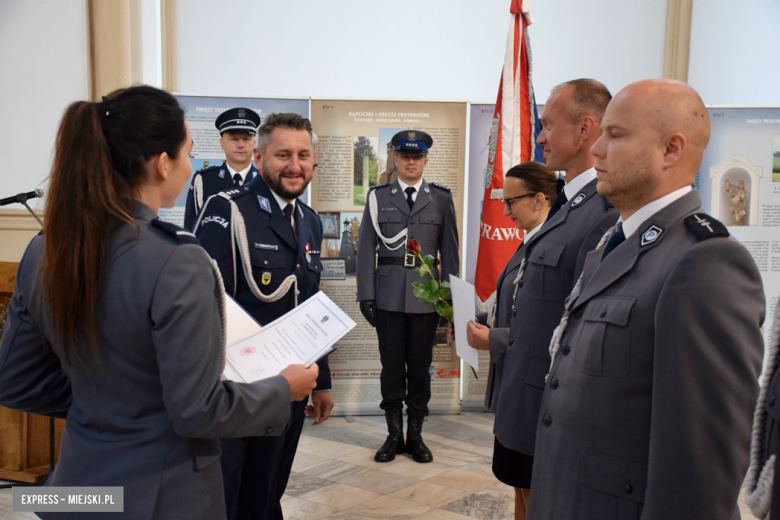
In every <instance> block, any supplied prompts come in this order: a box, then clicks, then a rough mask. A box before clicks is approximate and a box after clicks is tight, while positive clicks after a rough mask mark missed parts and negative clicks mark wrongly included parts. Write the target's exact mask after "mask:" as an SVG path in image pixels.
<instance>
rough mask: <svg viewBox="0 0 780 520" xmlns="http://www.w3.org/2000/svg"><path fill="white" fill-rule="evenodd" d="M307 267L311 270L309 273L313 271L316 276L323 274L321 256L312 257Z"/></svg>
mask: <svg viewBox="0 0 780 520" xmlns="http://www.w3.org/2000/svg"><path fill="white" fill-rule="evenodd" d="M306 267H308V268H309V271H313V272H314V274H320V273H321V272H322V262H321V261H320V255H311V262H306Z"/></svg>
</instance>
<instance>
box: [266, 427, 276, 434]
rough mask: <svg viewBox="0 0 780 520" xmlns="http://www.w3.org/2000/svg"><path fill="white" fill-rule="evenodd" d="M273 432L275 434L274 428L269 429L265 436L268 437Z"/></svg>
mask: <svg viewBox="0 0 780 520" xmlns="http://www.w3.org/2000/svg"><path fill="white" fill-rule="evenodd" d="M273 432H274V429H273V428H268V429H267V430H266V431H265V434H266V435H271V434H272V433H273Z"/></svg>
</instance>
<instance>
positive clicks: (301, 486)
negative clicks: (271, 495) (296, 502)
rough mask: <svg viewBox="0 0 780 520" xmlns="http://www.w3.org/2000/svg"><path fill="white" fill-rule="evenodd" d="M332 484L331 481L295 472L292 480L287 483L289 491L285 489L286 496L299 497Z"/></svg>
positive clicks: (292, 474) (291, 477)
mask: <svg viewBox="0 0 780 520" xmlns="http://www.w3.org/2000/svg"><path fill="white" fill-rule="evenodd" d="M331 484H333V482H332V481H330V480H325V479H324V478H319V477H313V476H311V475H307V474H305V473H299V472H296V471H293V472H292V473H290V480H288V481H287V489H285V491H284V494H285V495H289V496H291V497H297V496H300V495H304V494H306V493H308V492H310V491H314V490H315V489H320V488H322V487H325V486H330V485H331Z"/></svg>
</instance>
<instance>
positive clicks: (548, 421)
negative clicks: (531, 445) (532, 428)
mask: <svg viewBox="0 0 780 520" xmlns="http://www.w3.org/2000/svg"><path fill="white" fill-rule="evenodd" d="M542 423H543V424H544V425H545V426H550V425H551V424H552V417H550V416H549V415H545V416H544V419H542Z"/></svg>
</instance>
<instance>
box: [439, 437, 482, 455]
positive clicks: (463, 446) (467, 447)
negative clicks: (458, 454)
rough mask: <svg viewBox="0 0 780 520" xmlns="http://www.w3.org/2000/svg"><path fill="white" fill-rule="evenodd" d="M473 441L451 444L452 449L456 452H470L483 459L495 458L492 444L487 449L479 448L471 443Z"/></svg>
mask: <svg viewBox="0 0 780 520" xmlns="http://www.w3.org/2000/svg"><path fill="white" fill-rule="evenodd" d="M471 440H472V439H469V440H466V441H458V442H455V443H453V444H450V446H449V447H450V448H452V449H454V450H463V451H470V452H471V453H476V454H477V455H481V456H483V457H492V456H493V445H492V444H491V445H490V447H489V448H486V447H484V446H478V445H476V444H474V443H473V442H471Z"/></svg>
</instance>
